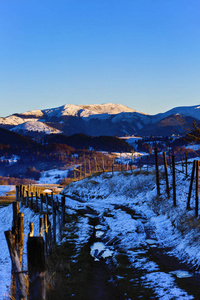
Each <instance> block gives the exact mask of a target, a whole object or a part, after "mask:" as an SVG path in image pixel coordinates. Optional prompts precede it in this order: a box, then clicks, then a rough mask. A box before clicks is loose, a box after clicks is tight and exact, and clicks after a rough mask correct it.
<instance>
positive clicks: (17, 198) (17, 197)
mask: <svg viewBox="0 0 200 300" xmlns="http://www.w3.org/2000/svg"><path fill="white" fill-rule="evenodd" d="M15 188H16V201H19V185H16V187H15Z"/></svg>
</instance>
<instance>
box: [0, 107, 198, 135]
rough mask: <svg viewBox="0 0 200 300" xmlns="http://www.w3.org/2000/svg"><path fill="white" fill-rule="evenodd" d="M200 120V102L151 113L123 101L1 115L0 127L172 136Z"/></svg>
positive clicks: (34, 131)
mask: <svg viewBox="0 0 200 300" xmlns="http://www.w3.org/2000/svg"><path fill="white" fill-rule="evenodd" d="M199 120H200V106H199V105H196V106H185V107H175V108H173V109H171V110H169V111H167V112H165V113H159V114H156V115H148V114H145V113H143V112H139V111H137V110H134V109H132V108H129V107H126V106H124V105H121V104H112V103H106V104H92V105H73V104H67V105H63V106H61V107H56V108H51V109H45V110H32V111H28V112H23V113H16V114H12V115H10V116H8V117H6V118H0V127H1V128H4V129H8V130H10V131H14V132H18V133H20V134H22V135H28V136H32V137H38V138H41V137H43V136H44V135H46V134H64V135H67V136H70V135H73V134H77V133H83V134H86V135H89V136H101V135H107V136H115V135H116V136H124V135H139V136H148V135H156V136H158V135H159V136H160V135H161V136H171V135H172V134H175V135H178V134H184V133H185V130H186V129H187V128H188V127H189V126H191V124H192V123H193V122H194V121H196V122H198V121H199ZM199 123H200V121H199Z"/></svg>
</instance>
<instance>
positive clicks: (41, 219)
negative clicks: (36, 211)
mask: <svg viewBox="0 0 200 300" xmlns="http://www.w3.org/2000/svg"><path fill="white" fill-rule="evenodd" d="M39 228H40V232H39V236H43V218H40V225H39Z"/></svg>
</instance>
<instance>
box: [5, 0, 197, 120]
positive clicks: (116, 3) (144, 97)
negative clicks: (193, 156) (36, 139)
mask: <svg viewBox="0 0 200 300" xmlns="http://www.w3.org/2000/svg"><path fill="white" fill-rule="evenodd" d="M199 79H200V2H199V0H192V1H190V0H187V1H186V0H59V1H53V0H28V1H27V0H17V1H16V0H9V1H8V0H1V1H0V104H1V112H0V116H7V115H10V114H12V113H16V112H23V111H27V110H33V109H45V108H51V107H57V106H61V105H63V104H69V103H72V104H95V103H106V102H112V103H120V104H124V105H126V106H129V107H131V108H134V109H137V110H139V111H142V112H145V113H149V114H156V113H158V112H164V111H166V110H168V109H170V108H172V107H174V106H187V105H197V104H200V83H199Z"/></svg>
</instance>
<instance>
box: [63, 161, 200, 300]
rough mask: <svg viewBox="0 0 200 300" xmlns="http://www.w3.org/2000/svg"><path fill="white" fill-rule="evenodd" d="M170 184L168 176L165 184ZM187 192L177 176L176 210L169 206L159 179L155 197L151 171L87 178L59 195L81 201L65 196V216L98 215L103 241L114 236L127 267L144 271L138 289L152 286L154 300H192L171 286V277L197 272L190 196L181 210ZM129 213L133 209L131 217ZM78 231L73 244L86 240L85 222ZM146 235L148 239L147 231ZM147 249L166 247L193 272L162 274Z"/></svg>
mask: <svg viewBox="0 0 200 300" xmlns="http://www.w3.org/2000/svg"><path fill="white" fill-rule="evenodd" d="M177 168H179V167H178V166H177ZM161 169H162V168H161ZM161 171H163V170H161ZM169 173H170V170H169ZM171 181H172V178H171V174H170V184H171V183H172V182H171ZM188 190H189V178H188V179H186V178H185V175H184V174H181V173H178V174H177V207H173V200H172V196H171V197H170V199H168V198H167V195H166V193H165V183H164V180H163V179H161V191H162V196H161V197H159V198H158V197H157V191H156V184H155V174H154V172H152V174H149V175H145V174H141V175H137V176H134V175H131V174H130V175H129V176H127V175H123V174H116V175H115V176H114V177H111V176H109V175H108V174H106V175H105V174H104V175H101V176H98V177H93V178H87V179H85V180H83V181H81V182H76V183H73V184H71V185H69V186H67V187H66V188H65V193H66V195H69V196H70V197H72V196H75V197H78V198H80V199H82V200H84V201H85V203H83V204H81V203H80V202H76V201H74V200H71V199H70V198H67V199H66V204H67V207H68V213H72V211H73V209H78V208H86V206H87V207H88V206H89V207H90V208H92V209H94V210H95V211H96V212H97V213H98V215H99V217H100V219H101V222H102V224H103V225H104V226H106V227H107V233H106V235H107V237H108V239H114V238H117V240H118V247H120V248H121V249H122V250H124V251H125V252H126V253H127V255H128V257H129V260H130V261H131V264H132V267H133V268H137V269H138V268H139V269H141V270H143V271H144V275H143V277H142V281H143V284H144V286H149V287H151V288H153V289H154V291H155V293H156V295H157V296H158V298H159V299H194V297H193V296H192V295H189V294H188V293H187V292H186V291H185V290H183V289H182V288H180V287H179V286H178V285H177V283H176V278H180V277H190V276H191V277H192V276H197V275H198V274H199V273H198V268H199V266H200V239H199V233H200V231H199V226H198V224H199V220H196V219H195V217H194V205H195V204H194V197H193V198H192V201H191V206H192V208H193V210H191V211H186V203H187V195H188ZM171 195H172V190H171ZM193 196H194V195H193ZM130 211H132V212H133V211H134V214H135V217H134V216H133V215H132V214H131V213H130ZM84 227H85V229H84ZM80 228H81V234H80V240H78V241H77V244H81V242H83V241H84V242H85V240H87V238H89V229H88V225H87V223H85V220H83V223H82V224H81V225H80ZM149 231H150V237H149V236H148V235H149V234H148V233H147V232H149ZM153 247H155V248H158V249H168V251H167V250H166V251H167V252H166V253H167V255H168V256H174V257H177V258H178V259H179V260H180V261H183V262H185V263H186V264H188V265H189V264H190V266H192V267H193V268H194V269H193V272H190V271H188V270H176V269H175V270H173V269H172V270H171V271H170V272H164V271H162V270H161V269H160V266H159V265H158V264H157V263H156V262H154V261H151V259H150V258H149V256H148V255H147V253H148V251H149V248H153ZM109 250H112V249H109ZM93 251H94V249H93ZM97 251H98V249H97ZM190 270H191V269H190ZM194 270H195V271H194Z"/></svg>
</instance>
